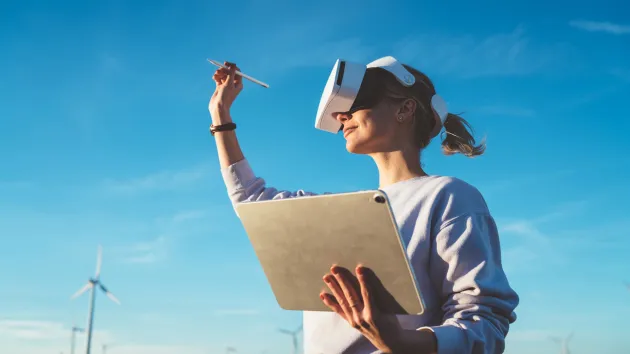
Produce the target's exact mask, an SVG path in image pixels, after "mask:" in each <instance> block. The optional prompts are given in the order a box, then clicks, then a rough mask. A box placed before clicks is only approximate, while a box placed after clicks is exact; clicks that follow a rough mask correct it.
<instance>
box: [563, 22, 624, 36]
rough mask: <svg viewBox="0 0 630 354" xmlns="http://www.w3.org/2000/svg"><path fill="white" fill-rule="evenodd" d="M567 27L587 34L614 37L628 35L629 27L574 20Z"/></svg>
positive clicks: (610, 23)
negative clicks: (593, 33) (606, 34)
mask: <svg viewBox="0 0 630 354" xmlns="http://www.w3.org/2000/svg"><path fill="white" fill-rule="evenodd" d="M569 26H571V27H574V28H577V29H580V30H583V31H588V32H604V33H608V34H614V35H622V34H630V25H621V24H617V23H612V22H597V21H585V20H574V21H571V22H569Z"/></svg>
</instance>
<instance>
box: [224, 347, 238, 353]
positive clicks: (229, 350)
mask: <svg viewBox="0 0 630 354" xmlns="http://www.w3.org/2000/svg"><path fill="white" fill-rule="evenodd" d="M225 352H226V353H236V348H234V347H227V348H225Z"/></svg>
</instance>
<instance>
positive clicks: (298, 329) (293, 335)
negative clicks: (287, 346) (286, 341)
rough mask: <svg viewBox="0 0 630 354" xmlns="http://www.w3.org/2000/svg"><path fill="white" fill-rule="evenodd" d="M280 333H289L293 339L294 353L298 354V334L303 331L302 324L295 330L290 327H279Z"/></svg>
mask: <svg viewBox="0 0 630 354" xmlns="http://www.w3.org/2000/svg"><path fill="white" fill-rule="evenodd" d="M278 331H280V333H284V334H288V335H290V336H291V337H292V339H293V354H298V337H297V336H298V334H299V333H300V332H301V331H302V326H301V325H300V327H298V328H297V329H296V330H294V331H289V330H288V329H282V328H281V329H279V330H278Z"/></svg>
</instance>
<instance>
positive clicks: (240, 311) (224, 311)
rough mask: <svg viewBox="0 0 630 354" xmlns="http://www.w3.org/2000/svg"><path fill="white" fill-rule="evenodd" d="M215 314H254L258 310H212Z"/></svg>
mask: <svg viewBox="0 0 630 354" xmlns="http://www.w3.org/2000/svg"><path fill="white" fill-rule="evenodd" d="M214 314H215V315H217V316H256V315H259V314H260V310H256V309H223V310H216V311H215V312H214Z"/></svg>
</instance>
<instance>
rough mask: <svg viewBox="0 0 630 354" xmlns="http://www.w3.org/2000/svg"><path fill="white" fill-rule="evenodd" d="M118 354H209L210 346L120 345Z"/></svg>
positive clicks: (117, 348) (117, 347) (117, 349)
mask: <svg viewBox="0 0 630 354" xmlns="http://www.w3.org/2000/svg"><path fill="white" fill-rule="evenodd" d="M115 349H116V353H118V354H181V353H187V354H207V353H208V348H203V347H201V346H191V345H151V344H148V345H142V344H138V345H119V346H116V348H115Z"/></svg>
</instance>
